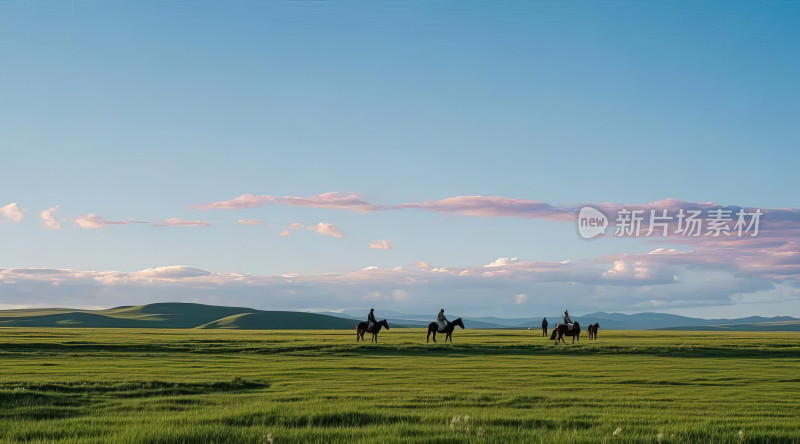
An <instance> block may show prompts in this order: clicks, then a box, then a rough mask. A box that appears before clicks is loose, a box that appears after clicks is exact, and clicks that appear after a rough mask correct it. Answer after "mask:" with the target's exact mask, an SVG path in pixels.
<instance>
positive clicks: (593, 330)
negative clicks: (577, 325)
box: [586, 323, 600, 339]
mask: <svg viewBox="0 0 800 444" xmlns="http://www.w3.org/2000/svg"><path fill="white" fill-rule="evenodd" d="M599 328H600V324H597V323H596V324H594V325H592V324H589V326H588V327H586V331H587V332H589V339H597V329H599Z"/></svg>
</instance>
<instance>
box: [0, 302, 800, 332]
mask: <svg viewBox="0 0 800 444" xmlns="http://www.w3.org/2000/svg"><path fill="white" fill-rule="evenodd" d="M377 314H378V317H379V318H381V319H383V318H386V319H387V320H388V322H389V325H391V326H392V327H425V326H427V325H428V324H429V323H430V322H432V321H433V320H434V317H435V314H431V315H415V314H407V313H400V312H395V311H389V310H386V311H377ZM366 315H367V311H366V310H363V309H347V310H341V311H336V312H330V311H329V312H320V313H309V312H296V311H268V310H256V309H252V308H246V307H226V306H218V305H205V304H193V303H184V302H161V303H155V304H147V305H128V306H121V307H115V308H110V309H106V310H80V309H70V308H36V309H18V310H0V327H62V328H203V329H214V328H216V329H249V330H281V329H346V330H349V329H354V328H355V326H356V324H357V323H358V322H359V321H362V320H364V319H366ZM448 317H450V318H451V320H452V319H455V318H456V317H458V316H457V314H450V315H449V316H448ZM463 318H464V323H465V325H466V327H467V328H470V329H473V328H475V329H504V328H505V329H520V328H534V329H538V328H539V327H540V326H541V319H542V318H541V317H540V316H538V315H536V316H534V315H532V316H531V317H530V318H508V319H506V318H498V317H490V316H484V317H469V316H464V317H463ZM547 318H548V320H549V322H550V326H551V327H552V326H553V325H555V324H556V322H558V321H559V319H560V317H559V316H548V317H547ZM573 320H576V321H579V322H580V323H581V324H583V325H588V324H590V323H592V324H594V323H599V324H600V328H601V329H604V330H649V329H670V330H707V331H732V330H742V331H771V330H795V331H800V319H797V318H793V317H789V316H775V317H770V318H767V317H762V316H749V317H745V318H739V319H701V318H692V317H686V316H679V315H673V314H667V313H637V314H631V315H629V314H623V313H606V312H596V313H589V314H586V315H582V316H573Z"/></svg>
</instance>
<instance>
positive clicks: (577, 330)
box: [550, 322, 581, 344]
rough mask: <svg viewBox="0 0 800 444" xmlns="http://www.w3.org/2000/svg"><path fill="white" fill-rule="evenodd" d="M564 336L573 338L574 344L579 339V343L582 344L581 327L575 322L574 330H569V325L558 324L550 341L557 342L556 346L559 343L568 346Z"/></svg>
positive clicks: (573, 324)
mask: <svg viewBox="0 0 800 444" xmlns="http://www.w3.org/2000/svg"><path fill="white" fill-rule="evenodd" d="M564 336H572V343H573V344H574V343H575V338H578V342H581V325H580V324H578V323H577V322H573V323H572V330H569V329H568V328H567V324H556V326H555V327H554V328H553V334H552V335H550V340H551V341H552V340H555V341H556V344H558V341H561V342H563V343H565V344H566V342H567V341H565V340H564Z"/></svg>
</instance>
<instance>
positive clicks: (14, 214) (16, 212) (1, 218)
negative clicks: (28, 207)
mask: <svg viewBox="0 0 800 444" xmlns="http://www.w3.org/2000/svg"><path fill="white" fill-rule="evenodd" d="M23 212H24V210H20V209H19V207H18V206H17V204H16V203H10V204H8V205H6V206H4V207H0V224H2V223H4V222H12V223H18V222H20V221H21V220H22V217H23V214H22V213H23Z"/></svg>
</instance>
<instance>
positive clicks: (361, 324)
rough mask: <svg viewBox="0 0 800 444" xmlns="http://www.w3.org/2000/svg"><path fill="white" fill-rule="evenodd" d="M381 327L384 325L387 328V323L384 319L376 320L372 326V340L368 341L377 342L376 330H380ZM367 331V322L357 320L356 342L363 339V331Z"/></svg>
mask: <svg viewBox="0 0 800 444" xmlns="http://www.w3.org/2000/svg"><path fill="white" fill-rule="evenodd" d="M381 327H386V329H387V330H388V329H389V323H388V322H386V319H384V320H382V321H380V322H378V323H377V324H375V326H374V327H372V340H371V341H370V342H378V332H379V331H381ZM366 332H367V323H366V322H359V323H358V326H357V327H356V342H358V341H359V339H360V340H362V341H364V340H365V339H364V333H366Z"/></svg>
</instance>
